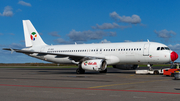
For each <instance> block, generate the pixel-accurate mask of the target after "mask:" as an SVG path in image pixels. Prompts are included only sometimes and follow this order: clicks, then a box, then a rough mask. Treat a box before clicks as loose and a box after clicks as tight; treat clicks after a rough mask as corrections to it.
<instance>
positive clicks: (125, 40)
mask: <svg viewBox="0 0 180 101" xmlns="http://www.w3.org/2000/svg"><path fill="white" fill-rule="evenodd" d="M124 42H132V41H131V40H124Z"/></svg>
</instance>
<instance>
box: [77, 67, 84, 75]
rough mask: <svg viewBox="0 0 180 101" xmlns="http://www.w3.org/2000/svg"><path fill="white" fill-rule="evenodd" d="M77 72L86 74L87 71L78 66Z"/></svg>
mask: <svg viewBox="0 0 180 101" xmlns="http://www.w3.org/2000/svg"><path fill="white" fill-rule="evenodd" d="M76 73H77V74H84V73H85V70H83V69H81V68H77V69H76Z"/></svg>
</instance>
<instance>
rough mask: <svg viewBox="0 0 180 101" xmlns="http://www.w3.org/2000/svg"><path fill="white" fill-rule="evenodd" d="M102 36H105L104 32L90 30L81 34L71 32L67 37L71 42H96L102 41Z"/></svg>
mask: <svg viewBox="0 0 180 101" xmlns="http://www.w3.org/2000/svg"><path fill="white" fill-rule="evenodd" d="M103 36H107V33H106V32H104V31H91V30H88V31H83V32H81V31H75V30H72V31H71V32H70V33H69V34H68V37H69V38H70V40H72V41H73V42H76V41H88V40H97V39H102V37H103Z"/></svg>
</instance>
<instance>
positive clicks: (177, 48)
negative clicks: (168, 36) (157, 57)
mask: <svg viewBox="0 0 180 101" xmlns="http://www.w3.org/2000/svg"><path fill="white" fill-rule="evenodd" d="M168 47H169V48H170V49H172V50H180V44H176V45H168Z"/></svg>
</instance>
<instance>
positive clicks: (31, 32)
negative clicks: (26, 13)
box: [23, 20, 46, 47]
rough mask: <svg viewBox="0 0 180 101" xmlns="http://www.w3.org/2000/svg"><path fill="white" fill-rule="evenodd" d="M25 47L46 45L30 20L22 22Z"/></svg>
mask: <svg viewBox="0 0 180 101" xmlns="http://www.w3.org/2000/svg"><path fill="white" fill-rule="evenodd" d="M23 28H24V37H25V43H26V47H32V46H42V45H46V44H45V43H44V41H43V40H42V39H41V36H40V35H39V33H38V32H37V31H36V29H35V28H34V26H33V25H32V23H31V21H30V20H23Z"/></svg>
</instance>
